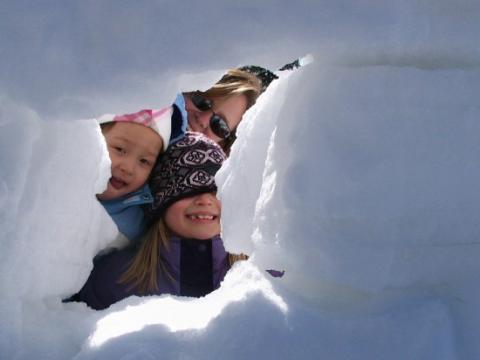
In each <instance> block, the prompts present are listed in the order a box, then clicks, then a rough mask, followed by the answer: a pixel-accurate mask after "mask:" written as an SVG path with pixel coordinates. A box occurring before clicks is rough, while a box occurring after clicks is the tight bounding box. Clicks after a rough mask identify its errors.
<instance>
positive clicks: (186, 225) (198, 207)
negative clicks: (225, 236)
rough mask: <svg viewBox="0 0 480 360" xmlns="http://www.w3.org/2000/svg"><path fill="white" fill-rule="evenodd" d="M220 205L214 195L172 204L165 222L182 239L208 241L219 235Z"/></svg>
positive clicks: (190, 198)
mask: <svg viewBox="0 0 480 360" xmlns="http://www.w3.org/2000/svg"><path fill="white" fill-rule="evenodd" d="M220 214H221V204H220V201H219V200H218V199H217V197H216V196H215V194H214V193H204V194H199V195H195V196H191V197H188V198H185V199H182V200H178V201H176V202H174V203H173V204H172V205H170V207H169V208H168V209H167V211H166V213H165V222H166V224H167V226H168V228H169V229H170V230H171V231H172V232H173V233H174V234H175V235H178V236H181V237H184V238H190V239H197V240H208V239H211V238H212V237H214V236H215V235H218V234H220Z"/></svg>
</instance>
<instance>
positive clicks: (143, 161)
mask: <svg viewBox="0 0 480 360" xmlns="http://www.w3.org/2000/svg"><path fill="white" fill-rule="evenodd" d="M140 163H141V164H142V165H145V166H148V167H151V166H152V165H153V162H152V161H151V160H148V159H140Z"/></svg>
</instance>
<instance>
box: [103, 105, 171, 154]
mask: <svg viewBox="0 0 480 360" xmlns="http://www.w3.org/2000/svg"><path fill="white" fill-rule="evenodd" d="M172 114H173V107H172V106H169V107H166V108H164V109H160V110H152V109H144V110H140V111H138V112H136V113H133V114H124V115H114V114H105V115H102V116H100V117H99V118H98V119H97V120H98V123H99V124H106V123H109V122H134V123H137V124H141V125H144V126H146V127H149V128H150V129H152V130H154V131H155V132H157V133H158V135H160V137H161V138H162V140H163V151H165V150H167V147H168V144H169V141H170V135H171V133H172Z"/></svg>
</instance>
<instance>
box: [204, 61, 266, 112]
mask: <svg viewBox="0 0 480 360" xmlns="http://www.w3.org/2000/svg"><path fill="white" fill-rule="evenodd" d="M261 91H262V83H261V81H260V80H259V79H258V78H257V77H256V76H255V75H253V74H250V73H249V72H246V71H242V70H238V69H230V70H228V71H227V73H226V74H225V75H223V76H222V78H221V79H220V80H218V81H217V82H216V83H215V85H213V86H212V87H211V88H210V89H207V90H205V91H201V92H200V93H201V94H202V95H203V96H205V97H206V98H207V99H213V98H219V97H231V96H236V95H245V97H246V98H247V109H249V108H250V107H252V106H253V105H254V104H255V102H256V101H257V98H258V96H259V95H260V92H261Z"/></svg>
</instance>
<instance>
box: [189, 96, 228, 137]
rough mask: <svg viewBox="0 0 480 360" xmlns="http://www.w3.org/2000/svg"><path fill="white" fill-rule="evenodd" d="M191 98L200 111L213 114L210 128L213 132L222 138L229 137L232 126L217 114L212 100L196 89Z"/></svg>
mask: <svg viewBox="0 0 480 360" xmlns="http://www.w3.org/2000/svg"><path fill="white" fill-rule="evenodd" d="M190 100H191V101H192V103H193V105H195V107H196V108H197V109H198V110H200V111H202V112H203V111H211V112H212V116H211V117H210V129H212V131H213V133H214V134H215V135H217V136H218V137H219V138H221V139H227V138H228V137H229V136H230V133H231V131H230V127H229V126H228V123H227V121H226V120H225V119H224V118H222V117H221V116H220V115H217V114H215V112H214V111H213V109H212V107H213V104H212V101H211V100H208V99H205V98H204V97H203V96H202V95H201V93H200V92H199V91H196V92H194V93H192V94H191V95H190Z"/></svg>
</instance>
